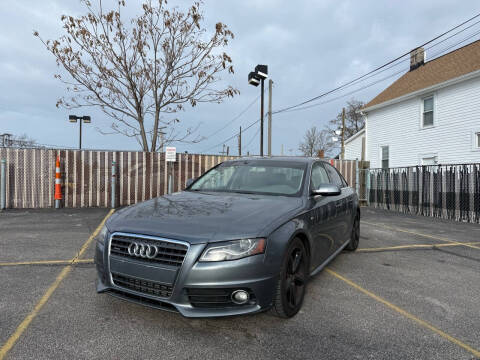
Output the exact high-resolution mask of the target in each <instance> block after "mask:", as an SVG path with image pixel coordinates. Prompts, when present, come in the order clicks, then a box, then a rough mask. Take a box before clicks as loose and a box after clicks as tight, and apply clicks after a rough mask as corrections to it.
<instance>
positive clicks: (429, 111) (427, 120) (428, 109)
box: [423, 96, 433, 127]
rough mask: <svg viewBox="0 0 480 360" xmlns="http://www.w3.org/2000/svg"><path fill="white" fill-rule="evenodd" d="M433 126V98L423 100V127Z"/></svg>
mask: <svg viewBox="0 0 480 360" xmlns="http://www.w3.org/2000/svg"><path fill="white" fill-rule="evenodd" d="M429 126H433V96H431V97H428V98H425V99H423V127H429Z"/></svg>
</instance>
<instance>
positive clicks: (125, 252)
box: [110, 234, 188, 267]
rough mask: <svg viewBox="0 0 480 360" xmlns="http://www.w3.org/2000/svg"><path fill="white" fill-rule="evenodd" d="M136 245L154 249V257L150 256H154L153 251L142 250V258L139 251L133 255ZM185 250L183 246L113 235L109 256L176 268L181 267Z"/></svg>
mask: <svg viewBox="0 0 480 360" xmlns="http://www.w3.org/2000/svg"><path fill="white" fill-rule="evenodd" d="M136 244H140V245H143V246H144V247H147V246H148V245H150V246H151V247H152V248H153V247H155V249H156V251H155V256H150V255H153V254H154V252H153V251H152V252H150V251H148V252H146V250H144V252H143V256H142V253H140V251H137V252H136V253H135V252H134V250H135V245H136ZM137 246H138V245H137ZM129 249H130V252H129ZM137 249H138V248H137ZM187 250H188V246H187V245H185V244H181V243H177V242H170V241H166V240H160V239H159V240H156V239H155V240H154V239H151V238H146V237H140V236H138V237H137V236H134V235H124V234H121V235H120V234H114V235H113V236H112V240H111V245H110V254H111V255H115V256H121V257H126V258H134V259H137V260H139V261H144V262H152V263H158V264H164V265H172V266H176V267H180V266H182V263H183V259H184V258H185V255H186V254H187ZM147 255H148V256H147Z"/></svg>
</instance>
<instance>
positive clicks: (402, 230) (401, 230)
mask: <svg viewBox="0 0 480 360" xmlns="http://www.w3.org/2000/svg"><path fill="white" fill-rule="evenodd" d="M362 224H367V225H372V226H379V227H383V228H385V229H388V230H393V231H400V232H404V233H407V234H412V235H417V236H422V237H425V238H429V239H435V240H440V241H445V242H448V243H452V244H457V245H462V246H466V247H470V248H473V249H479V250H480V247H479V246H475V245H470V243H462V242H459V241H455V240H451V239H447V238H444V237H441V236H435V235H428V234H422V233H417V232H415V231H410V230H405V229H401V228H398V227H393V226H388V225H383V224H374V223H371V222H368V221H364V220H362Z"/></svg>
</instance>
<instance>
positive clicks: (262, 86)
mask: <svg viewBox="0 0 480 360" xmlns="http://www.w3.org/2000/svg"><path fill="white" fill-rule="evenodd" d="M263 89H264V80H263V78H262V80H261V89H260V92H261V96H260V156H263Z"/></svg>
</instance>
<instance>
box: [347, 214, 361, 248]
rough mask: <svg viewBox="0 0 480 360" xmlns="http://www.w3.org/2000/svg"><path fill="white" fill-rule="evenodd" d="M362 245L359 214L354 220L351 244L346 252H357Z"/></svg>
mask: <svg viewBox="0 0 480 360" xmlns="http://www.w3.org/2000/svg"><path fill="white" fill-rule="evenodd" d="M359 243H360V214H359V213H357V216H355V220H353V225H352V233H351V235H350V242H349V243H348V245H347V246H346V247H345V249H346V250H349V251H355V250H357V248H358V244H359Z"/></svg>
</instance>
